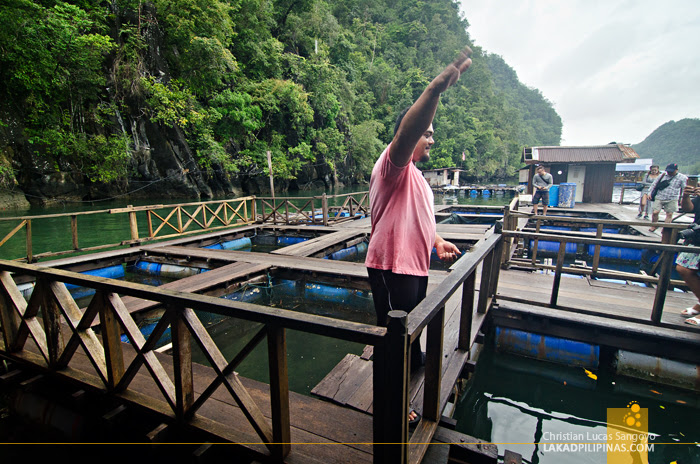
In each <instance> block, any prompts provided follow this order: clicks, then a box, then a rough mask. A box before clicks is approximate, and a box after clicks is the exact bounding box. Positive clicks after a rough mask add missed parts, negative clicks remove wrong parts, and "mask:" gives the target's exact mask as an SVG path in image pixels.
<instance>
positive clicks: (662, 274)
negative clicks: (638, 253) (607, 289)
mask: <svg viewBox="0 0 700 464" xmlns="http://www.w3.org/2000/svg"><path fill="white" fill-rule="evenodd" d="M511 215H513V214H512V213H511ZM514 216H518V214H514ZM521 217H524V216H521ZM528 217H530V219H532V220H535V221H536V226H535V230H534V231H533V232H528V231H522V230H514V229H513V228H510V230H506V228H505V227H504V230H503V236H504V239H506V240H507V239H508V238H512V239H520V238H522V239H524V240H531V241H532V243H533V245H532V247H531V249H530V262H529V263H523V262H517V264H518V265H519V266H523V265H527V266H529V267H532V268H539V269H550V270H551V269H553V270H554V282H553V285H552V293H551V298H550V303H549V305H550V306H551V307H557V301H558V298H559V286H560V283H561V275H562V273H569V274H578V275H591V276H596V277H603V278H606V277H607V278H617V279H625V280H630V281H633V282H644V283H647V284H656V293H655V297H654V304H653V308H652V312H651V315H650V321H652V322H653V323H656V324H658V323H660V322H661V316H662V314H663V307H664V302H665V300H666V293H667V291H668V288H669V286H670V285H671V284H673V285H685V283H684V282H683V281H677V280H672V279H671V272H672V267H673V264H674V259H673V258H674V255H675V254H676V253H679V252H690V253H700V247H689V246H683V245H676V244H675V243H676V242H677V234H678V231H679V230H681V229H685V228H687V224H676V223H670V224H669V223H649V222H636V221H616V220H609V219H585V218H574V217H562V216H528ZM543 221H553V222H557V221H558V222H568V223H581V224H590V225H594V226H595V227H596V235H595V237H585V236H572V235H566V234H565V233H564V232H559V233H557V231H547V233H542V232H541V231H540V227H541V223H542V222H543ZM606 224H607V225H615V226H621V225H622V226H635V225H636V226H644V227H648V226H649V225H652V226H656V227H663V228H664V229H665V230H664V231H663V234H662V237H663V238H662V240H663V243H656V242H648V241H634V240H616V239H608V238H603V227H604V225H606ZM540 241H549V242H557V243H559V246H558V249H557V258H556V265H548V264H542V263H539V262H538V261H537V250H538V246H539V242H540ZM567 243H576V244H579V243H582V244H584V245H593V246H594V255H593V263H592V267H590V268H588V267H584V268H582V267H578V266H564V260H565V256H566V244H567ZM603 246H606V247H618V248H631V249H639V250H656V251H659V252H660V253H661V254H660V257H659V259H658V261H657V265H656V266H657V269H658V277H657V276H656V275H646V274H633V273H629V272H618V271H614V270H606V269H602V268H601V267H600V250H601V247H603ZM504 263H505V264H516V263H514V262H512V261H510V260H507V261H504Z"/></svg>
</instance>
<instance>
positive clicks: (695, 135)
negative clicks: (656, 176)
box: [632, 119, 700, 174]
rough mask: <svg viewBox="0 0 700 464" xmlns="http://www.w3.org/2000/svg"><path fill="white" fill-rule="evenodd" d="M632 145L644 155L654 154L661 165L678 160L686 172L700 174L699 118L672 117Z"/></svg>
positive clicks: (662, 166)
mask: <svg viewBox="0 0 700 464" xmlns="http://www.w3.org/2000/svg"><path fill="white" fill-rule="evenodd" d="M632 148H634V150H635V151H636V152H637V153H638V154H639V156H640V157H641V158H653V159H654V163H655V164H658V165H659V166H661V169H663V168H664V167H665V166H666V165H667V164H668V163H678V167H679V169H680V171H681V172H682V173H683V174H700V119H681V120H680V121H677V122H676V121H669V122H667V123H666V124H663V125H661V126H659V127H658V128H657V129H656V130H655V131H654V132H652V133H651V134H650V135H649V136H648V137H647V138H646V139H644V141H643V142H641V143H638V144H636V145H632Z"/></svg>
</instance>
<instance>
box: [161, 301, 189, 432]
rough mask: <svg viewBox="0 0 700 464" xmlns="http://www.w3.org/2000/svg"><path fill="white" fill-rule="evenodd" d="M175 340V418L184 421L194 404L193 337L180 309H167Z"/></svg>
mask: <svg viewBox="0 0 700 464" xmlns="http://www.w3.org/2000/svg"><path fill="white" fill-rule="evenodd" d="M167 312H168V315H169V317H170V329H171V332H172V340H173V371H174V376H173V378H174V383H175V416H176V417H177V419H178V420H184V419H185V417H186V416H187V411H189V409H190V408H191V407H192V404H193V403H194V383H193V377H192V336H191V335H190V332H189V331H188V330H187V325H186V324H185V321H184V320H183V319H182V310H181V309H180V308H173V307H168V308H167Z"/></svg>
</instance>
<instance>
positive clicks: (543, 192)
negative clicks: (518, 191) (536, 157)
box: [532, 166, 554, 216]
mask: <svg viewBox="0 0 700 464" xmlns="http://www.w3.org/2000/svg"><path fill="white" fill-rule="evenodd" d="M552 185H554V178H552V175H551V174H550V173H548V172H546V171H545V170H544V166H537V169H535V175H534V176H532V188H533V189H534V190H535V193H534V194H533V195H532V206H533V209H532V212H533V213H535V216H536V215H537V209H538V208H537V207H538V205H537V204H538V203H539V202H540V199H541V200H542V214H543V215H544V216H546V215H547V206H549V189H550V188H551V187H552Z"/></svg>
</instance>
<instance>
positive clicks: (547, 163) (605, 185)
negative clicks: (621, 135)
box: [522, 143, 639, 203]
mask: <svg viewBox="0 0 700 464" xmlns="http://www.w3.org/2000/svg"><path fill="white" fill-rule="evenodd" d="M637 158H639V155H638V154H637V152H635V151H634V150H633V149H632V148H631V147H630V146H629V145H624V144H621V143H611V144H608V145H596V146H582V147H526V148H524V149H523V157H522V161H523V162H524V163H525V164H526V165H527V166H528V168H529V175H528V179H529V180H528V193H532V177H533V176H534V175H535V168H536V166H537V165H542V166H544V167H545V169H546V170H547V172H549V173H550V174H552V177H553V178H554V183H555V184H561V183H564V182H567V183H575V184H576V198H575V201H576V202H577V203H611V202H612V194H613V185H614V184H615V168H616V165H617V163H633V162H634V160H635V159H637Z"/></svg>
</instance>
